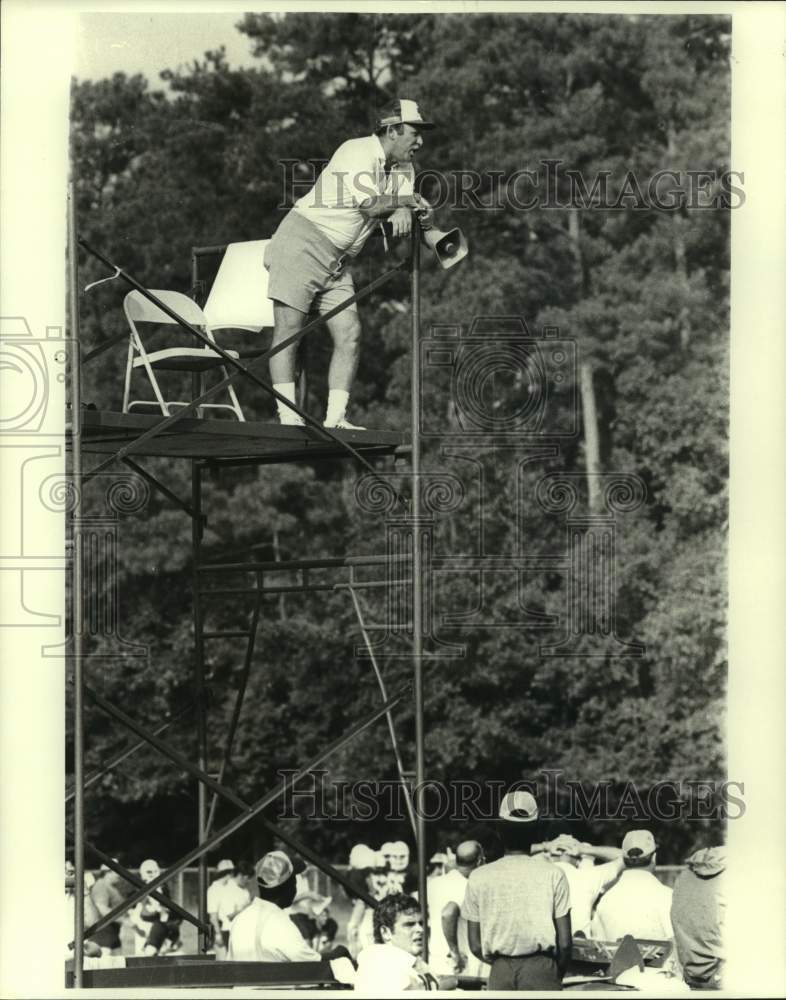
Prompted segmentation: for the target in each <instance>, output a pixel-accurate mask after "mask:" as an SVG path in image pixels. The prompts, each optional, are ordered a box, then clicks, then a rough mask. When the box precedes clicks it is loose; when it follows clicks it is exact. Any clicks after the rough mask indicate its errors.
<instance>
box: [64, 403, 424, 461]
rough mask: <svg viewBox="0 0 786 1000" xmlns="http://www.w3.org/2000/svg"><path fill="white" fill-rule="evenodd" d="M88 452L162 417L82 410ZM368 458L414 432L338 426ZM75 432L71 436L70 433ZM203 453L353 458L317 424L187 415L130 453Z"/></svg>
mask: <svg viewBox="0 0 786 1000" xmlns="http://www.w3.org/2000/svg"><path fill="white" fill-rule="evenodd" d="M81 418H82V419H81V446H82V450H83V451H84V452H88V453H94V454H100V455H111V454H112V452H115V451H117V450H118V449H119V448H121V447H123V446H125V445H128V444H130V443H131V442H132V441H133V440H134V438H136V437H138V436H139V435H140V434H142V433H143V432H144V431H147V430H149V429H150V428H151V427H154V426H155V425H156V424H157V423H160V421H161V420H162V419H163V418H162V417H161V416H160V415H158V414H147V413H116V412H114V411H110V410H82V414H81ZM333 433H334V434H335V435H336V436H337V437H339V438H341V439H342V440H344V441H346V442H347V443H348V444H350V445H352V447H353V448H354V449H355V450H356V451H358V452H360V454H362V455H363V456H364V457H365V458H372V457H375V456H378V455H390V454H393V453H395V452H396V451H398V450H404V449H406V448H407V447H408V446H409V440H410V437H409V434H405V433H401V432H398V431H376V430H367V431H334V432H333ZM69 437H70V436H69ZM134 455H136V456H144V455H147V456H159V457H166V458H191V459H202V460H204V461H206V462H216V463H221V462H227V461H230V462H233V463H234V462H237V461H243V460H246V461H251V462H254V463H255V464H270V463H276V462H296V461H315V460H320V459H337V458H350V457H351V455H350V454H349V453H348V452H347V451H345V450H344V449H343V448H341V447H340V446H339V445H338V444H336V443H335V442H333V441H331V440H330V439H329V438H327V437H325V436H324V435H322V434H321V433H320V432H319V431H318V430H317V429H316V428H310V427H282V426H281V425H280V424H278V423H273V422H271V423H260V422H254V423H251V422H248V423H240V422H238V421H236V420H210V419H196V418H190V417H184V418H183V419H182V420H180V421H178V422H177V423H176V424H174V426H173V427H172V429H171V430H169V431H165V432H163V433H162V434H159V435H156V436H155V437H153V438H150V439H149V440H147V441H144V442H142V444H141V445H140V446H139V449H136V448H134V449H132V451H131V452H130V456H134Z"/></svg>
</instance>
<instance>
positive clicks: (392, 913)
mask: <svg viewBox="0 0 786 1000" xmlns="http://www.w3.org/2000/svg"><path fill="white" fill-rule="evenodd" d="M422 953H423V920H422V917H421V914H420V905H419V904H418V902H417V900H415V899H413V898H412V896H407V895H405V894H404V893H403V892H397V893H393V895H390V896H386V897H385V899H383V900H381V902H380V903H379V904H378V905H377V907H376V909H375V910H374V943H373V944H370V945H368V947H366V948H364V949H363V951H361V952H360V954H359V955H358V970H357V976H356V978H355V989H356V990H358V991H362V992H363V993H364V994H366V995H367V996H388V995H390V994H391V993H401V992H403V991H405V990H448V989H455V987H456V979H455V977H449V976H448V977H437V976H435V975H434V973H433V971H432V970H431V969H430V968H429V966H427V965H426V963H425V962H424V961H423V959H422V958H421V955H422Z"/></svg>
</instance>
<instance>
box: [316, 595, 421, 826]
mask: <svg viewBox="0 0 786 1000" xmlns="http://www.w3.org/2000/svg"><path fill="white" fill-rule="evenodd" d="M344 588H346V590H348V591H349V594H350V597H351V598H352V603H353V604H354V606H355V614H356V615H357V619H358V625H359V626H360V634H361V635H362V636H363V642H365V644H366V649H367V650H368V655H369V657H370V658H371V666H372V667H373V668H374V673H375V675H376V678H377V684H378V685H379V693H380V694H381V695H382V700H383V701H387V697H388V695H387V691H386V689H385V682H384V680H383V679H382V673H381V671H380V669H379V666H378V664H377V658H376V656H374V650H373V648H372V645H371V639H370V638H369V634H368V631H367V630H366V623H365V621H364V620H363V612H362V611H361V609H360V602H359V601H358V599H357V594H356V593H355V590H354V587H353V585H352V584H351V583H339V584H337V585H336V589H337V590H339V589H344ZM386 718H387V722H388V731H389V733H390V743H391V746H392V747H393V757H394V758H395V761H396V770H397V771H398V778H399V781H400V782H401V788H402V790H403V792H404V801H405V802H406V804H407V814H408V816H409V821H410V824H411V825H412V833H413V834H414V837H415V841H416V842H417V837H418V825H417V822H416V820H415V810H414V808H413V806H412V796H411V795H410V792H409V785H408V784H407V777H406V773H405V771H404V762H403V761H402V759H401V752H400V750H399V746H398V740H397V739H396V727H395V726H394V725H393V716H392V714H391V713H390V712H388V713H387V716H386Z"/></svg>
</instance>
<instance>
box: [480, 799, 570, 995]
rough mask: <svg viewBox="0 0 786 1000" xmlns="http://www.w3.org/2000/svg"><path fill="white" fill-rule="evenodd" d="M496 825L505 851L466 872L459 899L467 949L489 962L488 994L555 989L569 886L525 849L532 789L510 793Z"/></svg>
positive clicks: (566, 942) (534, 815) (532, 825)
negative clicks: (502, 991) (498, 857)
mask: <svg viewBox="0 0 786 1000" xmlns="http://www.w3.org/2000/svg"><path fill="white" fill-rule="evenodd" d="M498 829H499V833H500V837H501V840H502V843H503V846H504V849H505V854H504V856H503V857H502V858H500V859H499V860H498V861H494V862H492V863H491V864H487V865H483V866H482V867H480V868H477V869H475V871H473V872H472V873H471V874H470V876H469V880H468V882H467V891H466V894H465V896H464V902H463V903H462V905H461V915H462V917H464V919H465V920H466V921H467V936H468V941H469V947H470V950H471V951H472V953H473V955H475V956H476V958H479V959H480V960H481V961H483V962H488V963H489V964H490V965H491V972H490V974H489V982H488V989H489V991H490V992H493V991H495V990H559V989H561V988H562V976H563V974H564V972H565V969H566V968H567V965H568V962H569V961H570V952H571V925H570V892H569V889H568V882H567V879H566V878H565V873H564V872H562V871H561V870H560V869H559V868H557V866H556V865H554V864H552V863H551V862H550V861H549V860H547V859H545V858H543V857H542V856H540V857H539V856H535V857H530V855H529V850H530V847H531V846H532V843H533V842H534V840H535V837H536V834H537V830H538V806H537V803H536V801H535V799H534V798H533V796H532V795H530V793H529V792H526V791H523V790H517V791H513V792H508V794H507V795H506V796H505V797H504V798H503V800H502V804H501V805H500V810H499V824H498Z"/></svg>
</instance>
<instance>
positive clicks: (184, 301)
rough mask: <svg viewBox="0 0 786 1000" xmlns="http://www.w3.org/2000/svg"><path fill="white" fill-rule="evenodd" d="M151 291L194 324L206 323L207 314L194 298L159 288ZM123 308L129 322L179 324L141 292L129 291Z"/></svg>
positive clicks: (201, 324)
mask: <svg viewBox="0 0 786 1000" xmlns="http://www.w3.org/2000/svg"><path fill="white" fill-rule="evenodd" d="M149 291H150V293H151V294H152V295H155V297H156V298H157V299H160V300H161V301H162V302H163V303H164V305H167V306H169V308H170V309H173V310H174V311H175V312H176V313H177V314H178V315H179V316H182V318H183V319H184V320H185V321H186V322H187V323H191V325H192V326H197V327H200V326H205V325H206V324H205V314H204V313H203V312H202V310H201V309H200V308H199V306H198V305H197V304H196V302H194V300H193V299H190V298H189V297H188V296H187V295H184V294H183V293H182V292H169V291H162V290H160V289H158V288H151V289H149ZM123 309H124V310H125V314H126V317H127V318H128V320H129V322H132V323H172V324H173V325H178V324H177V320H174V319H172V317H171V316H167V314H166V313H165V312H163V311H162V310H161V309H159V308H158V306H156V305H153V303H152V302H151V301H150V299H146V298H145V296H144V295H143V294H142V293H141V292H137V291H133V292H129V293H128V295H126V297H125V299H124V300H123ZM184 333H185V331H184Z"/></svg>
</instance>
